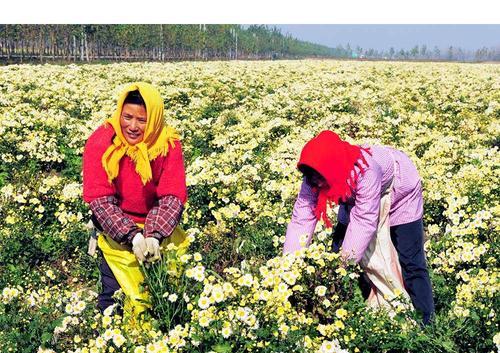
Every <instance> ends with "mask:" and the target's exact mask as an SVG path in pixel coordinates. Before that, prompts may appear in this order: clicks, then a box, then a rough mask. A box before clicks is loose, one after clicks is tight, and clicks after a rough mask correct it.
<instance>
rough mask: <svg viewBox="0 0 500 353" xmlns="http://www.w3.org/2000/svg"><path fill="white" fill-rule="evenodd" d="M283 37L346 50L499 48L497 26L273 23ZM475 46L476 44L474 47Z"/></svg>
mask: <svg viewBox="0 0 500 353" xmlns="http://www.w3.org/2000/svg"><path fill="white" fill-rule="evenodd" d="M270 26H273V27H274V26H275V27H276V28H278V29H280V31H281V33H282V34H284V35H291V36H292V37H294V38H296V39H298V40H303V41H307V42H311V43H315V44H319V45H324V46H327V47H329V48H336V47H338V46H342V47H344V48H345V47H346V46H347V44H349V45H350V47H351V48H352V49H353V50H354V49H355V48H356V47H357V46H359V47H361V48H363V49H374V50H378V51H389V50H390V48H391V47H392V48H394V49H395V50H396V51H398V50H410V49H412V48H414V47H415V46H417V45H418V46H419V47H421V46H423V45H426V46H427V48H428V49H429V50H432V49H433V48H434V47H438V48H439V49H440V50H443V49H448V48H449V47H450V46H452V47H454V48H461V49H464V50H466V51H475V50H478V49H482V48H485V47H486V48H488V49H490V48H497V47H500V39H499V38H500V25H496V24H493V25H488V24H478V25H461V24H456V25H452V24H440V25H434V24H422V25H412V24H386V25H381V24H376V25H371V24H353V25H349V24H273V25H270ZM474 43H475V44H474Z"/></svg>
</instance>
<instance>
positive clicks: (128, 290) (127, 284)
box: [97, 224, 187, 317]
mask: <svg viewBox="0 0 500 353" xmlns="http://www.w3.org/2000/svg"><path fill="white" fill-rule="evenodd" d="M138 226H139V227H141V228H143V227H144V225H143V224H138ZM185 240H186V233H185V232H184V231H183V230H182V229H181V228H180V227H179V226H177V227H176V228H175V230H174V232H173V233H172V234H171V235H170V236H169V237H168V238H166V239H165V240H163V242H162V243H161V246H162V249H163V250H162V251H164V252H165V251H166V250H167V246H168V244H170V243H173V244H174V245H175V246H177V247H179V248H180V249H179V251H178V252H177V253H178V255H182V253H184V252H185V251H186V248H187V242H186V241H185ZM97 245H98V246H99V249H101V251H102V253H103V255H104V258H105V259H106V262H107V263H108V265H109V268H110V269H111V271H112V272H113V274H114V275H115V278H116V280H117V282H118V284H119V285H120V287H121V289H122V290H123V293H124V294H125V303H124V312H125V313H127V314H129V315H130V316H131V317H137V316H138V315H139V314H140V313H142V312H143V311H145V310H146V309H147V308H149V306H150V305H149V303H148V293H147V292H145V291H143V290H142V289H141V284H142V283H143V281H144V274H143V273H142V269H141V266H140V264H139V261H137V259H136V257H135V255H134V253H133V252H132V249H131V247H130V246H126V245H121V244H119V243H117V242H116V241H114V240H113V239H111V237H109V236H108V235H106V234H104V233H99V235H98V239H97Z"/></svg>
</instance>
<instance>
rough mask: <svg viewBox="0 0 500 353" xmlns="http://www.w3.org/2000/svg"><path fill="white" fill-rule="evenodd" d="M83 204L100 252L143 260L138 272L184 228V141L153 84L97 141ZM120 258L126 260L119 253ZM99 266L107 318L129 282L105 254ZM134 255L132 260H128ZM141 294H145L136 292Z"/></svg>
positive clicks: (130, 90) (120, 109)
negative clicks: (169, 120)
mask: <svg viewBox="0 0 500 353" xmlns="http://www.w3.org/2000/svg"><path fill="white" fill-rule="evenodd" d="M83 199H84V201H85V202H87V203H88V205H89V207H90V209H91V211H92V214H93V220H94V223H95V225H96V227H97V228H98V229H99V230H101V232H102V234H101V235H100V236H101V237H102V239H99V247H100V248H101V249H103V248H104V246H103V245H106V247H108V246H109V247H110V248H114V249H119V250H120V251H122V254H124V253H123V251H125V252H128V253H130V252H132V253H133V254H134V255H135V258H136V259H137V261H136V260H135V258H133V257H132V258H133V259H134V262H133V263H130V266H131V267H135V268H136V269H137V268H139V263H142V262H144V261H154V260H156V259H158V258H159V256H160V244H161V242H162V241H163V240H164V239H166V238H167V237H169V236H170V235H171V234H172V233H173V232H174V230H175V228H176V227H177V224H178V223H179V221H180V219H181V215H182V211H183V209H184V204H185V202H186V199H187V190H186V177H185V171H184V161H183V155H182V148H181V143H180V141H179V135H178V134H177V133H176V131H175V130H174V129H173V128H171V127H169V126H166V125H165V123H164V120H163V99H162V98H161V96H160V94H159V92H158V90H157V89H156V88H154V87H153V86H152V85H150V84H148V83H143V82H138V83H133V84H131V85H129V86H128V87H127V88H126V89H125V90H124V91H123V92H122V94H121V96H120V98H119V100H118V104H117V109H116V111H115V113H114V114H113V116H112V117H111V118H110V119H108V120H107V121H106V122H105V123H104V124H103V125H101V126H99V127H98V128H97V130H96V131H94V133H93V134H92V135H91V136H90V137H89V139H88V140H87V143H86V144H85V149H84V152H83ZM118 254H119V253H118ZM103 255H104V256H103V258H102V261H101V264H100V266H99V268H100V271H101V282H102V292H101V293H100V294H99V297H98V306H99V309H101V310H102V311H103V310H104V309H106V308H107V307H108V306H110V305H112V304H113V303H114V300H113V298H112V295H113V293H114V292H115V291H116V290H118V289H120V288H122V289H124V292H125V294H126V295H127V294H128V293H127V291H126V290H125V287H130V284H129V283H119V281H117V276H116V273H113V272H114V271H115V272H117V270H116V269H114V268H113V266H110V264H111V262H112V261H115V259H111V258H107V254H106V252H104V251H103ZM125 255H127V254H125ZM136 292H137V291H136Z"/></svg>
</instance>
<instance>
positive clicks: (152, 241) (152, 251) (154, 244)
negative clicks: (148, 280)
mask: <svg viewBox="0 0 500 353" xmlns="http://www.w3.org/2000/svg"><path fill="white" fill-rule="evenodd" d="M146 244H147V248H148V255H147V257H148V258H147V260H148V261H149V262H153V261H156V260H158V259H159V258H160V241H159V240H158V239H156V238H153V237H147V238H146Z"/></svg>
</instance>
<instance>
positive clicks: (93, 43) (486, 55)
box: [0, 24, 500, 63]
mask: <svg viewBox="0 0 500 353" xmlns="http://www.w3.org/2000/svg"><path fill="white" fill-rule="evenodd" d="M304 57H334V58H346V59H374V60H447V61H500V47H496V48H480V49H477V50H474V51H472V50H469V51H467V50H463V49H462V48H459V47H453V46H450V47H448V48H444V49H443V48H441V49H440V48H438V47H433V48H428V47H427V46H426V45H420V46H419V45H416V46H414V47H413V48H411V49H409V50H405V49H394V48H390V49H389V50H385V51H384V50H375V49H372V48H368V49H366V48H365V49H363V48H361V47H359V46H357V47H356V48H351V46H350V45H349V44H347V45H346V46H345V47H344V46H342V45H339V46H337V47H335V48H329V47H327V46H324V45H319V44H314V43H310V42H306V41H301V40H298V39H296V38H293V37H292V36H291V35H289V34H283V33H281V31H280V29H278V28H276V27H269V26H265V25H250V26H242V25H231V24H221V25H218V24H177V25H173V24H144V25H137V24H134V25H132V24H115V25H85V24H80V25H75V24H72V25H64V24H47V25H43V24H40V25H33V24H31V25H22V24H16V25H7V24H4V25H0V62H3V63H12V62H47V61H61V62H91V61H123V60H130V61H133V60H151V61H169V60H234V59H244V60H248V59H250V60H252V59H282V58H286V59H289V58H304Z"/></svg>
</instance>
